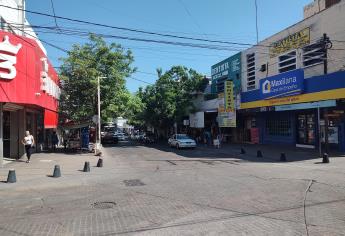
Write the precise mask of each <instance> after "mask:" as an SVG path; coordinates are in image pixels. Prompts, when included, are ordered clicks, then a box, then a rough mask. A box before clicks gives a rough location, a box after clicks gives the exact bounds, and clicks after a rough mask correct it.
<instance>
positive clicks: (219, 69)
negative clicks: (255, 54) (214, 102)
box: [211, 53, 241, 94]
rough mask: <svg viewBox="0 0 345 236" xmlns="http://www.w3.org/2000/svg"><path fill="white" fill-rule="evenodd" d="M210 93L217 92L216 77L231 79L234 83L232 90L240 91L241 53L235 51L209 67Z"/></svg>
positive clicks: (236, 92)
mask: <svg viewBox="0 0 345 236" xmlns="http://www.w3.org/2000/svg"><path fill="white" fill-rule="evenodd" d="M211 77H212V93H217V92H218V91H217V89H216V85H217V81H218V79H224V78H226V80H231V81H232V82H233V83H234V92H235V94H239V93H240V92H241V53H237V54H235V55H233V56H231V57H229V58H227V59H225V60H223V61H221V62H219V63H217V64H215V65H213V66H212V67H211Z"/></svg>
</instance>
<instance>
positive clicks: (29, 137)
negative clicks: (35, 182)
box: [22, 131, 35, 163]
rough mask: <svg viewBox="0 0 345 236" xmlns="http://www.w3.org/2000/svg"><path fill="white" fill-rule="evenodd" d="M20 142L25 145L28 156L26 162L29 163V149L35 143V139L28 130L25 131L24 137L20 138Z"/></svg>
mask: <svg viewBox="0 0 345 236" xmlns="http://www.w3.org/2000/svg"><path fill="white" fill-rule="evenodd" d="M22 144H23V145H24V147H25V152H26V157H27V158H28V160H27V161H26V163H30V157H31V149H32V147H33V146H34V144H35V140H34V137H33V136H32V135H31V134H30V132H29V131H25V137H24V138H23V140H22Z"/></svg>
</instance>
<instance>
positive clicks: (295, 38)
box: [270, 28, 310, 58]
mask: <svg viewBox="0 0 345 236" xmlns="http://www.w3.org/2000/svg"><path fill="white" fill-rule="evenodd" d="M309 43H310V28H305V29H303V30H301V31H298V32H296V33H294V34H291V35H289V36H287V37H286V38H283V39H282V40H279V41H277V42H274V43H272V44H271V45H270V57H271V58H272V57H275V56H277V55H279V54H282V53H284V52H287V51H290V50H292V49H297V48H301V47H303V46H305V45H308V44H309Z"/></svg>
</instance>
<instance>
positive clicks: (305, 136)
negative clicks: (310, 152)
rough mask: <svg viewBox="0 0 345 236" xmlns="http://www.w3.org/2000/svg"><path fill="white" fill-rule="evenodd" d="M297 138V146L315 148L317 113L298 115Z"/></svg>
mask: <svg viewBox="0 0 345 236" xmlns="http://www.w3.org/2000/svg"><path fill="white" fill-rule="evenodd" d="M296 129H297V132H296V133H297V139H296V141H297V142H296V146H299V147H310V148H315V140H316V117H315V114H313V113H309V114H298V115H297V128H296Z"/></svg>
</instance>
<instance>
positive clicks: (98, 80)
mask: <svg viewBox="0 0 345 236" xmlns="http://www.w3.org/2000/svg"><path fill="white" fill-rule="evenodd" d="M104 78H106V77H104V76H103V77H102V76H98V77H97V100H98V101H97V110H98V135H97V136H98V145H96V146H97V147H98V149H99V150H100V149H101V83H100V79H104ZM96 144H97V138H96ZM97 147H96V148H95V153H96V154H97Z"/></svg>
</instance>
